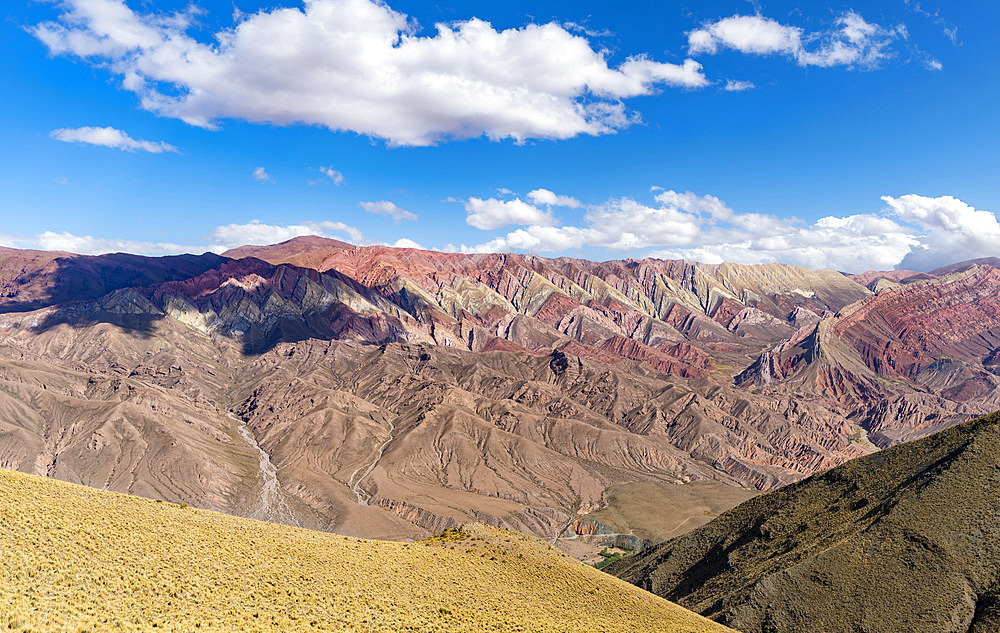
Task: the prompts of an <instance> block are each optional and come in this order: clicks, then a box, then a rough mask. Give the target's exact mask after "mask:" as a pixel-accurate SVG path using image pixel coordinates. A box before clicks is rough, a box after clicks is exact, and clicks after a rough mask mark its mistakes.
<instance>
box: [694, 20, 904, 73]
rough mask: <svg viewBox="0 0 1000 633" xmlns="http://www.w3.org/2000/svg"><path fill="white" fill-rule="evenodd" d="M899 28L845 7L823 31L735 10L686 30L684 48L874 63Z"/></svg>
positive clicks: (815, 62)
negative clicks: (729, 15) (805, 28)
mask: <svg viewBox="0 0 1000 633" xmlns="http://www.w3.org/2000/svg"><path fill="white" fill-rule="evenodd" d="M901 37H903V34H901V33H900V32H899V30H897V29H894V28H887V27H883V26H881V25H878V24H872V23H870V22H867V21H865V19H864V18H862V17H861V16H860V15H858V14H857V13H854V12H853V11H848V12H846V13H843V14H841V15H840V17H838V18H837V20H836V22H835V23H834V25H833V26H832V27H831V28H829V29H827V30H826V31H823V32H818V33H806V32H805V31H804V30H803V29H801V28H799V27H797V26H788V25H784V24H781V23H780V22H778V21H776V20H772V19H771V18H766V17H764V16H761V15H734V16H732V17H728V18H723V19H721V20H718V21H716V22H709V23H706V24H704V25H703V26H702V27H701V28H699V29H695V30H693V31H691V32H690V33H688V53H689V54H690V55H692V56H697V55H702V54H709V55H714V54H715V53H717V52H719V50H720V49H723V48H728V49H732V50H736V51H739V52H741V53H745V54H752V55H772V54H776V55H785V56H787V57H791V58H792V59H794V60H795V61H796V62H798V63H799V65H801V66H821V67H830V66H848V67H853V68H875V67H877V66H878V65H879V64H880V63H881V62H883V61H885V60H887V59H889V58H891V57H893V56H894V55H895V52H894V51H893V50H892V48H891V47H892V43H893V42H895V41H896V40H898V39H900V38H901Z"/></svg>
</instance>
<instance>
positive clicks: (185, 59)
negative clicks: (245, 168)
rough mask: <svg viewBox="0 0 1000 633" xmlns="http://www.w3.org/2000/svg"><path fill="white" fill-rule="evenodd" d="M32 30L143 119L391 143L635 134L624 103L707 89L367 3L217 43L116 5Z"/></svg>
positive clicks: (239, 29) (697, 81) (518, 33)
mask: <svg viewBox="0 0 1000 633" xmlns="http://www.w3.org/2000/svg"><path fill="white" fill-rule="evenodd" d="M60 6H62V7H63V12H62V13H61V14H60V15H59V16H58V18H57V19H56V20H53V21H48V22H44V23H41V24H38V25H36V26H35V27H33V28H32V32H33V33H34V35H35V36H36V37H37V38H38V39H39V40H41V41H42V42H43V43H44V44H45V45H46V46H47V47H48V49H49V51H50V52H51V53H52V54H57V55H70V56H75V57H78V58H82V59H85V60H87V61H88V62H90V63H92V64H95V65H100V66H103V67H106V68H108V69H110V70H111V72H113V73H114V74H115V75H116V76H118V77H120V78H121V82H122V86H123V87H124V88H125V89H127V90H130V91H133V92H135V93H136V94H137V95H138V96H139V98H140V102H141V105H142V107H143V108H145V109H147V110H149V111H152V112H155V113H157V114H160V115H163V116H168V117H175V118H178V119H181V120H183V121H186V122H187V123H189V124H191V125H197V126H201V127H206V128H213V127H215V126H216V125H217V124H218V121H219V120H221V119H226V118H233V119H242V120H246V121H250V122H255V123H274V124H280V125H287V124H292V123H304V124H312V125H323V126H326V127H327V128H329V129H331V130H348V131H353V132H357V133H359V134H365V135H369V136H373V137H378V138H383V139H386V140H388V141H389V142H390V143H392V144H398V145H428V144H433V143H436V142H439V141H442V140H447V139H460V138H472V137H478V136H483V135H485V136H487V137H489V138H491V139H504V138H510V139H514V140H516V141H524V140H526V139H566V138H571V137H574V136H577V135H580V134H590V135H598V134H607V133H611V132H614V131H615V130H618V129H621V128H623V127H626V126H628V125H629V124H631V123H633V122H634V121H635V120H636V119H637V115H636V114H635V113H633V112H630V111H629V110H628V109H627V108H626V106H625V105H624V103H623V100H624V99H627V98H630V97H636V96H639V95H646V94H650V93H652V92H654V91H656V90H658V89H659V88H660V87H663V86H676V87H683V88H701V87H704V86H706V85H708V83H709V82H708V80H707V79H706V78H705V76H704V74H703V73H702V68H701V64H699V63H698V62H697V61H695V60H693V59H686V60H684V61H683V62H681V63H679V64H673V63H668V62H659V61H655V60H653V59H650V58H648V57H646V56H642V55H639V56H633V57H629V58H628V59H626V60H625V61H623V62H622V63H621V64H619V65H617V66H611V65H609V63H608V60H607V54H606V52H604V50H603V49H597V50H595V48H594V47H593V46H592V45H591V43H590V41H589V40H588V39H586V38H585V37H584V36H581V35H578V34H574V33H572V32H571V31H570V30H567V28H565V27H564V26H562V25H559V24H556V23H549V24H528V25H526V26H523V27H521V28H512V29H504V30H497V29H495V28H493V26H492V25H491V24H490V23H489V22H485V21H483V20H480V19H476V18H472V19H469V20H464V21H456V22H451V23H448V24H444V23H441V24H437V25H435V28H436V33H435V34H434V35H421V34H420V29H419V27H418V25H417V24H416V23H415V22H414V21H413V20H412V19H410V18H408V17H407V16H406V15H404V14H402V13H399V12H397V11H394V10H393V9H392V8H390V7H389V6H388V5H387V4H385V3H384V2H382V1H379V0H304V2H303V4H302V6H301V7H279V8H273V9H263V10H260V11H258V12H257V13H254V14H249V15H241V16H240V19H239V21H238V23H237V24H236V25H235V26H234V27H232V28H230V29H226V30H222V31H220V32H218V33H215V37H214V39H215V43H212V44H208V43H203V42H201V41H198V40H197V39H196V38H195V37H193V36H192V35H191V34H190V33H189V32H188V31H189V29H190V27H191V24H192V19H191V16H190V15H189V14H174V15H162V14H151V13H139V12H136V11H133V10H132V8H130V7H129V6H128V5H127V4H125V2H124V1H123V0H64V1H63V2H62V3H61V5H60Z"/></svg>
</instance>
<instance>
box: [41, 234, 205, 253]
mask: <svg viewBox="0 0 1000 633" xmlns="http://www.w3.org/2000/svg"><path fill="white" fill-rule="evenodd" d="M31 242H32V243H31V244H30V245H31V246H32V247H33V248H38V249H41V250H45V251H67V252H70V253H79V254H81V255H99V254H101V253H141V254H144V255H173V254H177V253H184V252H189V249H190V247H188V246H183V245H181V244H171V243H169V242H143V241H136V240H121V239H110V238H102V237H94V236H92V235H73V234H72V233H68V232H66V231H62V232H59V233H56V232H54V231H45V232H44V233H41V234H39V235H37V236H36V237H35V238H34V239H33V240H31ZM204 250H208V249H202V252H203V251H204Z"/></svg>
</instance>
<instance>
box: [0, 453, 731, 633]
mask: <svg viewBox="0 0 1000 633" xmlns="http://www.w3.org/2000/svg"><path fill="white" fill-rule="evenodd" d="M5 630H14V631H36V632H48V631H73V632H74V633H76V632H81V631H90V632H97V631H154V630H155V631H161V630H163V631H185V632H189V631H299V630H317V631H321V630H322V631H365V632H368V631H561V632H568V631H586V632H587V633H594V632H597V631H666V632H674V631H676V632H681V631H684V632H702V631H704V632H713V631H729V629H726V628H725V627H722V626H719V625H717V624H715V623H713V622H711V621H709V620H707V619H705V618H702V617H701V616H698V615H695V614H693V613H691V612H689V611H687V610H685V609H683V608H681V607H679V606H677V605H675V604H673V603H671V602H668V601H666V600H663V599H662V598H659V597H657V596H654V595H652V594H650V593H647V592H646V591H643V590H640V589H638V588H636V587H634V586H632V585H629V584H626V583H625V582H623V581H620V580H618V579H616V578H613V577H611V576H608V575H607V574H604V573H603V572H600V571H597V570H595V569H593V568H590V567H587V566H586V565H583V564H582V563H579V562H577V561H575V560H573V559H571V558H569V557H567V556H566V555H564V554H562V553H560V552H558V551H557V550H555V549H553V548H552V547H550V546H549V545H548V544H546V543H544V542H542V541H540V540H537V539H534V538H531V537H527V536H524V535H522V534H519V533H515V532H509V531H506V530H501V529H497V528H492V527H487V526H484V525H479V524H469V525H466V526H463V527H461V528H458V529H454V530H449V531H447V532H445V533H444V534H441V535H439V536H436V537H434V538H432V539H428V540H426V541H421V542H419V543H394V542H385V541H370V540H362V539H356V538H347V537H344V536H339V535H335V534H328V533H324V532H313V531H309V530H303V529H299V528H294V527H287V526H283V525H275V524H270V523H264V522H260V521H254V520H250V519H243V518H238V517H232V516H228V515H224V514H218V513H214V512H209V511H205V510H198V509H195V508H190V507H182V506H177V505H174V504H167V503H160V502H155V501H151V500H149V499H143V498H139V497H130V496H127V495H121V494H116V493H111V492H105V491H101V490H95V489H91V488H87V487H84V486H78V485H74V484H67V483H63V482H59V481H55V480H51V479H45V478H42V477H36V476H33V475H25V474H22V473H17V472H13V471H8V470H0V631H5Z"/></svg>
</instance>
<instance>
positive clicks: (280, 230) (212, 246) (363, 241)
mask: <svg viewBox="0 0 1000 633" xmlns="http://www.w3.org/2000/svg"><path fill="white" fill-rule="evenodd" d="M303 235H318V236H320V237H329V238H333V239H338V240H343V241H348V242H350V243H352V244H356V245H369V244H373V243H375V242H371V241H369V240H368V239H367V238H365V235H364V233H362V232H361V231H360V230H359V229H357V228H356V227H353V226H350V225H348V224H345V223H343V222H335V221H332V220H324V221H308V222H302V223H300V224H288V225H272V224H265V223H263V222H261V221H259V220H251V221H250V222H247V223H246V224H225V225H222V226H217V227H216V228H215V229H214V230H213V231H212V233H211V235H209V236H208V238H207V239H205V240H203V241H201V242H199V243H191V244H175V243H171V242H145V241H138V240H125V239H116V238H104V237H94V236H92V235H74V234H73V233H69V232H68V231H61V232H55V231H45V232H44V233H41V234H39V235H35V236H34V237H30V238H19V237H13V236H4V235H2V234H0V246H9V247H12V248H34V249H41V250H58V251H68V252H71V253H79V254H82V255H100V254H102V253H114V252H125V253H136V254H138V255H175V254H179V253H204V252H206V251H211V252H215V253H221V252H223V251H227V250H229V249H231V248H235V247H237V246H243V245H246V244H276V243H278V242H284V241H285V240H290V239H292V238H293V237H300V236H303ZM394 246H397V247H400V248H420V246H419V245H418V244H417V243H416V242H413V241H412V240H408V239H405V238H403V239H401V240H398V241H397V242H396V243H395V244H394Z"/></svg>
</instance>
